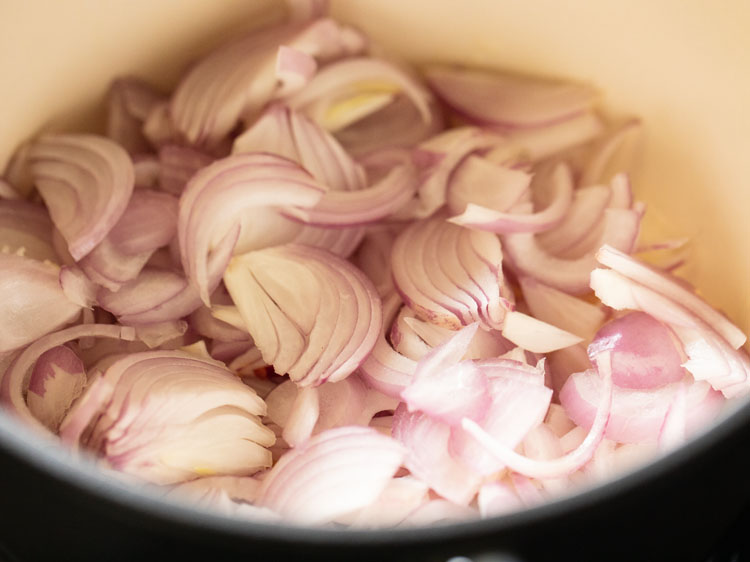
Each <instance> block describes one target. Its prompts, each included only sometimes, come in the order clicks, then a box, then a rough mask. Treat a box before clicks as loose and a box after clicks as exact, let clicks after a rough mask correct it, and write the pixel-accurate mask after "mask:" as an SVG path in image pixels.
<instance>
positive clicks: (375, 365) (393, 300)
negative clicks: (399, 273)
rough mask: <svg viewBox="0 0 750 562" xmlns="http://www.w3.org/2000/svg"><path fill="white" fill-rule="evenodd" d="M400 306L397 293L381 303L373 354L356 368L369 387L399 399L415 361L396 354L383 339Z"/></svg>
mask: <svg viewBox="0 0 750 562" xmlns="http://www.w3.org/2000/svg"><path fill="white" fill-rule="evenodd" d="M400 307H401V299H400V298H399V296H398V295H396V294H391V295H389V296H388V297H387V298H386V299H385V300H384V301H383V320H384V322H383V329H382V330H381V332H380V337H379V338H378V339H377V341H376V342H375V345H374V346H373V348H372V351H371V352H370V354H369V355H368V356H367V358H366V359H365V360H364V361H363V362H362V365H360V368H359V371H360V374H361V375H362V378H363V379H364V380H365V381H366V382H367V384H369V385H370V386H371V387H372V388H375V389H377V390H379V391H380V392H382V393H384V394H386V395H388V396H392V397H394V398H399V399H400V398H401V392H402V391H403V390H404V389H405V388H406V387H407V386H408V385H409V383H410V382H411V379H412V377H413V375H414V370H415V369H416V368H417V362H416V361H413V360H411V359H409V358H408V357H405V356H403V355H401V354H400V353H398V352H397V351H395V350H394V349H393V347H391V344H390V343H388V341H387V340H386V337H385V335H386V333H387V330H388V326H390V324H391V323H392V322H393V319H394V318H395V316H396V313H397V312H398V309H399V308H400Z"/></svg>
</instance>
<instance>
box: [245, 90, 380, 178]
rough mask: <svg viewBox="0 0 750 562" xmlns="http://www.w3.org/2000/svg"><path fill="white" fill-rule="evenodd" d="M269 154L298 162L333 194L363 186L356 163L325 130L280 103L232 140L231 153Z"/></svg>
mask: <svg viewBox="0 0 750 562" xmlns="http://www.w3.org/2000/svg"><path fill="white" fill-rule="evenodd" d="M257 151H262V152H270V153H273V154H278V155H279V156H283V157H284V158H288V159H290V160H293V161H295V162H298V163H299V164H300V165H301V166H302V167H303V168H305V169H306V170H307V171H309V172H310V173H311V174H312V175H313V177H315V179H317V180H318V181H320V182H321V183H322V184H324V185H326V186H328V187H329V188H330V189H331V190H333V191H358V190H360V189H363V188H364V187H365V185H366V179H365V173H364V170H363V169H362V166H360V165H359V164H357V163H356V162H355V161H354V160H353V159H352V158H351V156H349V154H347V153H346V151H345V150H344V149H343V148H342V147H341V145H340V144H339V143H338V141H336V139H334V138H333V137H332V136H331V135H330V134H329V133H328V132H327V131H325V129H323V128H321V127H320V126H319V125H318V124H317V123H315V122H313V121H311V120H310V119H309V118H308V117H306V116H305V115H303V114H300V113H298V112H296V111H293V110H291V109H289V108H288V107H286V106H284V105H282V104H278V103H277V104H273V105H272V106H270V107H269V108H268V109H267V110H266V111H265V112H264V113H263V114H262V115H261V116H260V117H259V118H258V120H257V121H256V122H255V123H254V124H253V126H252V127H250V128H249V129H248V130H246V131H245V132H244V133H242V134H241V135H240V136H239V137H237V139H235V141H234V145H233V147H232V153H233V154H242V153H247V152H257Z"/></svg>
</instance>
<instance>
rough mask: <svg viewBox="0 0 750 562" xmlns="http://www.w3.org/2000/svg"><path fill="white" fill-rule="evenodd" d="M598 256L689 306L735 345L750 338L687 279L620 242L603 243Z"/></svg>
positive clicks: (602, 262)
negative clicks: (689, 286) (653, 264)
mask: <svg viewBox="0 0 750 562" xmlns="http://www.w3.org/2000/svg"><path fill="white" fill-rule="evenodd" d="M596 257H597V260H599V263H601V264H603V265H606V266H607V267H610V268H612V269H613V270H614V271H617V272H618V273H620V274H622V275H624V276H626V277H628V278H630V279H632V280H633V281H636V282H638V283H640V284H642V285H643V286H645V287H648V288H650V289H653V290H654V291H656V292H658V293H660V294H662V295H664V296H665V297H668V298H669V299H671V300H673V301H674V302H676V303H677V304H679V305H680V306H683V307H685V308H686V309H687V310H689V311H690V312H692V313H693V314H695V315H696V316H698V317H699V318H700V319H701V320H703V321H704V322H705V323H706V324H708V325H709V326H711V327H712V328H713V329H714V330H715V331H716V332H717V333H719V334H720V335H721V336H722V337H723V338H724V339H725V340H727V342H728V343H729V344H730V345H731V346H732V347H734V348H735V349H738V348H740V347H742V345H743V344H744V343H745V342H746V341H747V336H745V334H743V333H742V331H741V330H740V329H739V328H738V327H737V326H735V325H734V324H732V323H731V322H730V321H729V320H728V319H727V318H726V317H725V316H724V315H723V314H721V313H720V312H718V311H717V310H714V309H713V308H711V306H709V305H708V304H707V303H706V302H705V301H704V300H702V299H701V298H700V297H698V296H696V294H695V293H694V292H693V291H691V290H689V289H686V288H685V284H684V282H677V281H675V280H674V278H672V277H670V276H669V275H666V274H664V273H662V272H660V271H657V270H656V269H654V268H652V267H649V266H648V265H646V264H645V263H643V262H640V261H638V260H636V259H634V258H632V257H630V256H627V255H625V254H624V253H623V252H622V251H621V249H619V248H617V247H616V246H615V247H612V246H611V245H606V246H603V247H602V248H601V249H600V250H599V253H598V254H597V256H596Z"/></svg>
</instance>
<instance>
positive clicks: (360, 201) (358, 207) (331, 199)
mask: <svg viewBox="0 0 750 562" xmlns="http://www.w3.org/2000/svg"><path fill="white" fill-rule="evenodd" d="M415 177H416V175H415V171H414V168H413V167H412V166H411V164H410V163H406V164H402V165H400V166H396V167H395V168H393V169H392V170H391V172H390V173H389V174H388V175H387V176H386V177H384V178H383V179H382V180H380V181H379V182H378V183H376V184H375V185H373V186H371V187H368V188H367V189H361V190H359V191H352V192H347V191H329V192H328V193H326V194H325V195H323V197H322V198H321V200H320V201H319V202H318V203H317V204H316V205H315V206H314V207H309V208H303V209H298V208H294V207H292V208H289V209H286V210H285V211H284V213H283V214H284V215H285V216H287V217H289V218H292V219H295V220H298V221H300V222H303V223H306V224H311V225H315V226H329V227H346V226H360V225H365V224H369V223H374V222H377V221H379V220H381V219H383V218H385V217H388V216H390V215H392V214H394V213H396V212H397V211H398V210H399V209H401V208H402V207H403V206H404V205H406V203H408V202H409V201H410V200H411V198H412V196H413V195H414V185H415V181H414V180H415Z"/></svg>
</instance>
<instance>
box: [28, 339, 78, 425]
mask: <svg viewBox="0 0 750 562" xmlns="http://www.w3.org/2000/svg"><path fill="white" fill-rule="evenodd" d="M85 383H86V370H85V369H84V367H83V363H82V362H81V360H80V359H79V358H78V356H77V355H76V354H75V353H73V351H72V350H71V349H70V348H68V347H65V346H64V345H59V346H57V347H53V348H52V349H49V350H47V351H45V352H44V353H42V354H41V355H40V356H39V359H37V361H36V364H35V365H34V369H33V370H32V372H31V377H29V388H28V392H27V394H26V403H27V404H28V406H29V411H30V412H31V413H32V415H34V417H36V418H37V419H38V420H39V421H40V422H41V423H42V424H43V425H44V426H45V427H46V428H47V429H49V430H50V431H52V432H53V433H56V432H57V429H58V427H60V422H62V420H63V418H64V417H65V414H66V413H67V411H68V410H69V409H70V405H71V404H72V403H73V401H74V400H75V399H76V398H78V396H80V395H81V392H83V386H84V384H85Z"/></svg>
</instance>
